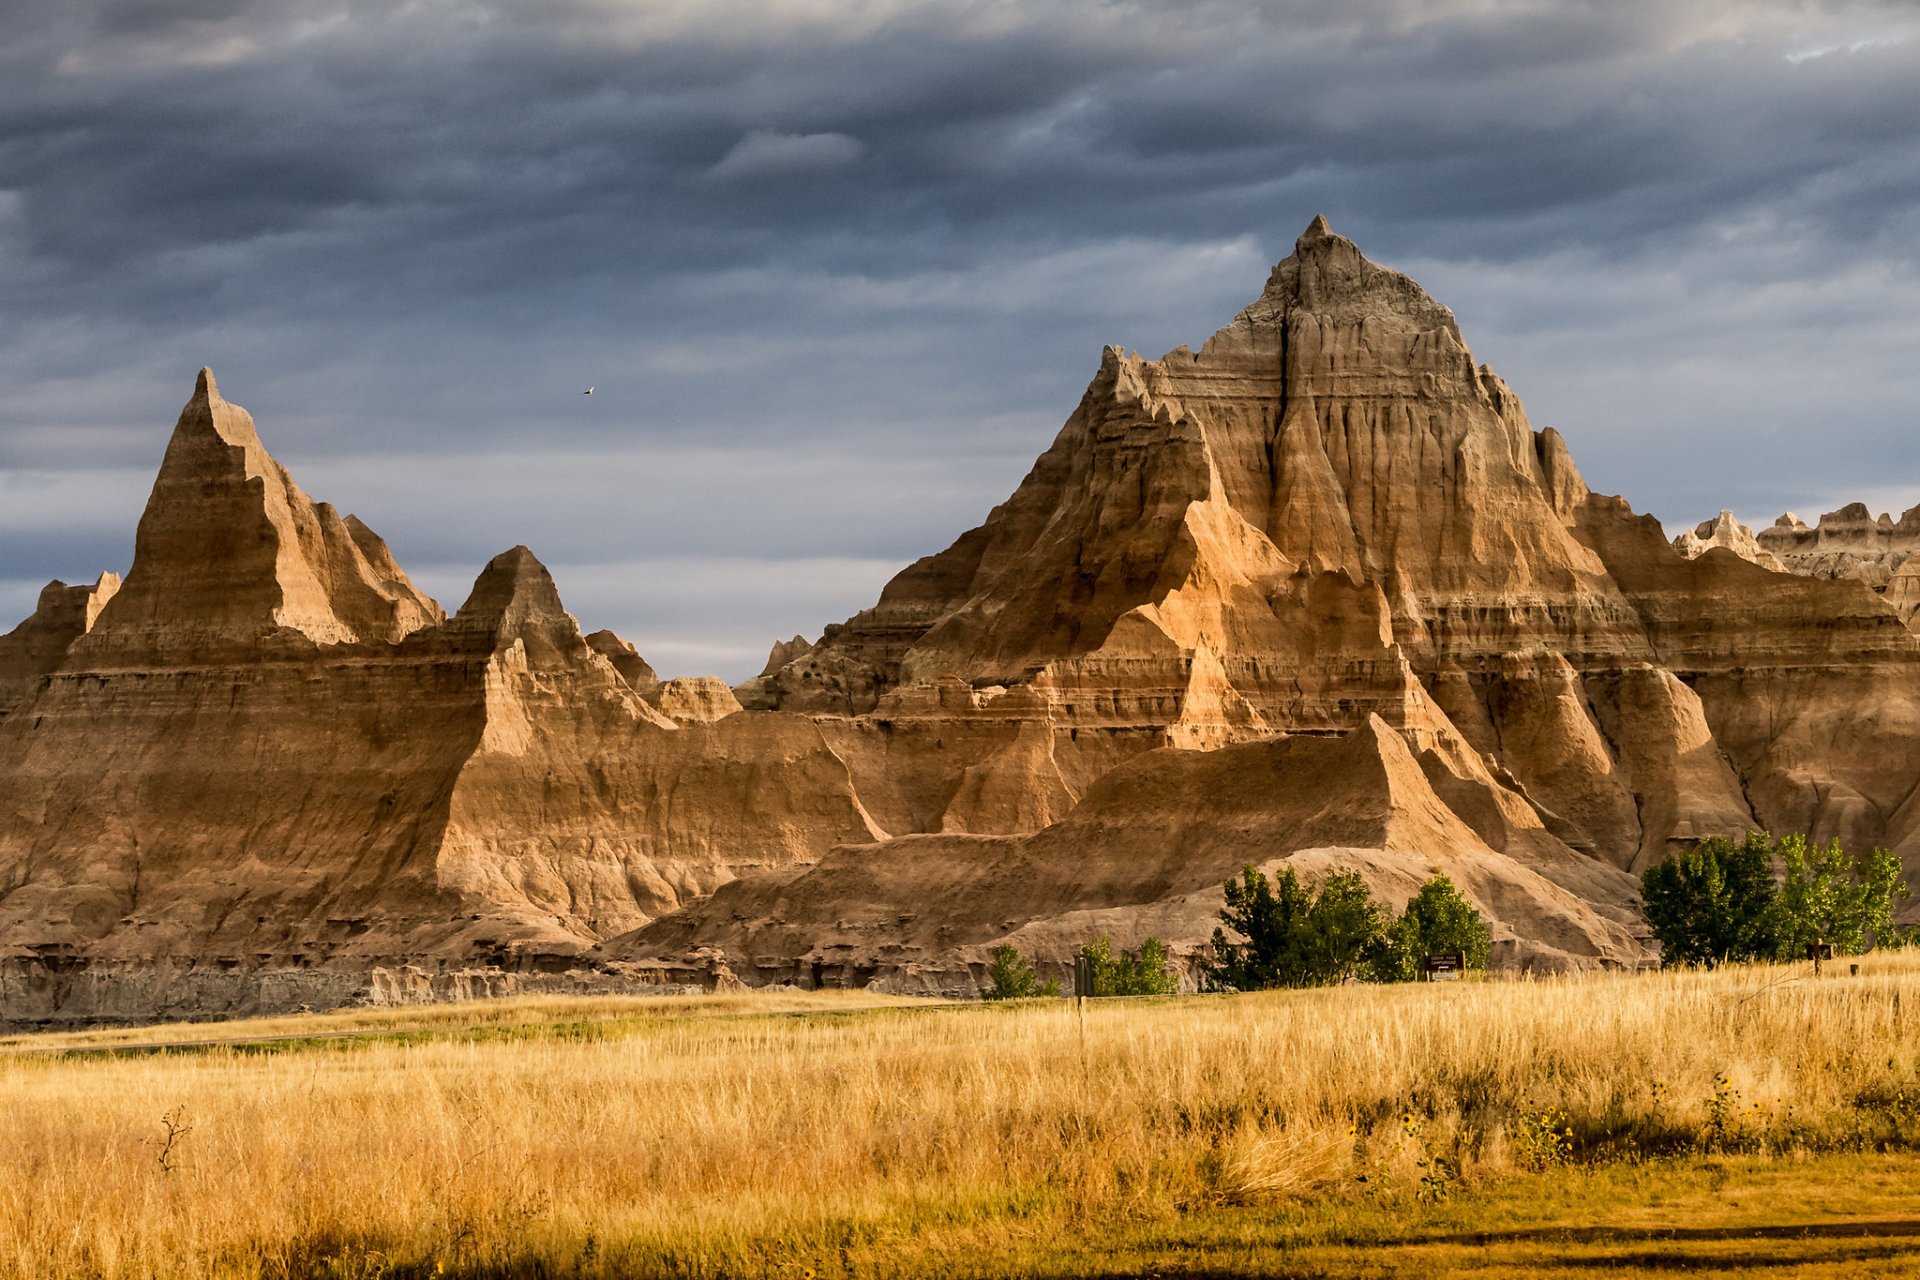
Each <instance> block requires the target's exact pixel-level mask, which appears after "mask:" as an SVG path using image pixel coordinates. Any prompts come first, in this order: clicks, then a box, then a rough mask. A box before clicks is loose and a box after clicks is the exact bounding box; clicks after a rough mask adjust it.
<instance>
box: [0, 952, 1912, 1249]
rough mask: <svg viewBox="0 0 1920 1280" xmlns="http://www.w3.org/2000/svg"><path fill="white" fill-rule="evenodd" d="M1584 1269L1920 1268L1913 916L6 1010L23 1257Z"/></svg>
mask: <svg viewBox="0 0 1920 1280" xmlns="http://www.w3.org/2000/svg"><path fill="white" fill-rule="evenodd" d="M339 1032H351V1033H353V1034H349V1035H338V1034H335V1033H339ZM269 1037H281V1038H280V1039H269ZM209 1038H219V1039H240V1038H246V1039H248V1040H249V1041H250V1042H248V1043H225V1044H206V1043H197V1044H189V1043H187V1042H196V1041H197V1042H204V1041H206V1040H208V1039H209ZM163 1042H173V1043H174V1044H175V1045H176V1046H177V1047H172V1048H165V1049H162V1048H157V1047H155V1046H157V1045H159V1044H161V1043H163ZM116 1046H117V1047H116ZM163 1117H170V1118H171V1121H172V1124H173V1126H174V1127H175V1129H176V1130H177V1133H176V1136H175V1137H174V1138H173V1140H172V1143H171V1146H170V1147H169V1146H168V1145H167V1142H166V1131H167V1124H166V1123H165V1122H163ZM1600 1270H1606V1271H1608V1272H1609V1274H1615V1275H1666V1274H1671V1273H1677V1272H1680V1271H1687V1272H1689V1273H1691V1274H1701V1273H1703V1272H1705V1273H1709V1274H1725V1275H1755V1276H1758V1275H1766V1276H1770V1277H1781V1276H1814V1275H1819V1276H1863V1277H1865V1276H1874V1277H1878V1276H1888V1275H1908V1274H1912V1275H1920V955H1912V954H1904V955H1903V954H1892V955H1874V956H1869V957H1867V958H1866V959H1865V960H1864V961H1863V963H1862V972H1861V973H1860V974H1859V975H1858V976H1847V975H1846V974H1845V966H1844V965H1840V966H1834V967H1832V968H1829V970H1828V972H1827V974H1826V975H1825V976H1822V977H1820V978H1818V979H1815V978H1814V977H1812V975H1811V974H1810V972H1809V971H1807V970H1806V969H1805V968H1804V967H1792V968H1789V967H1775V968H1750V969H1736V970H1725V971H1721V972H1717V973H1710V974H1708V973H1698V974H1689V973H1680V974H1642V975H1627V974H1610V975H1595V976H1590V977H1584V978H1563V979H1550V980H1535V981H1484V982H1469V983H1458V984H1444V985H1442V984H1436V985H1418V986H1412V985H1410V986H1396V987H1348V988H1339V989H1332V990H1315V991H1301V992H1276V993H1271V994H1264V995H1249V996H1201V997H1190V998H1179V999H1167V1000H1142V1001H1096V1002H1089V1003H1088V1005H1087V1007H1086V1009H1085V1012H1084V1016H1082V1015H1080V1014H1078V1013H1076V1011H1075V1008H1074V1006H1073V1004H1072V1003H1071V1002H1069V1001H1041V1002H1032V1003H1025V1004H1019V1005H1012V1006H994V1005H984V1004H982V1005H966V1006H956V1005H933V1004H924V1003H919V1002H914V1001H909V1000H903V999H888V998H884V997H870V996H864V995H861V994H858V993H850V994H844V995H835V994H827V993H821V994H756V995H747V996H740V997H730V998H712V999H690V1000H672V999H657V1000H646V999H598V1000H522V1001H507V1002H500V1003H495V1004H485V1005H467V1006H441V1007H434V1008H427V1009H411V1010H408V1009H401V1010H385V1011H356V1012H346V1013H340V1014H331V1015H318V1016H308V1017H302V1018H297V1019H280V1020H276V1021H270V1022H269V1021H262V1022H253V1023H227V1024H218V1025H215V1026H207V1025H200V1026H174V1027H168V1028H158V1029H155V1028H147V1029H140V1030H130V1031H114V1032H95V1033H86V1034H66V1035H50V1036H18V1037H11V1038H6V1039H0V1273H5V1274H7V1275H20V1276H99V1277H135V1276H139V1277H186V1276H223V1277H224V1276H245V1277H252V1276H275V1277H279V1276H365V1277H372V1276H434V1275H442V1274H446V1275H473V1276H502V1277H504V1276H553V1277H561V1276H594V1277H601V1276H604V1277H612V1276H655V1275H658V1276H736V1275H739V1276H758V1275H770V1276H793V1277H804V1276H817V1277H823V1278H824V1277H837V1276H845V1275H860V1276H926V1275H943V1276H1002V1275H1014V1276H1063V1277H1064V1276H1111V1277H1119V1276H1128V1275H1161V1276H1169V1277H1170V1276H1179V1275H1185V1276H1214V1275H1259V1276H1313V1277H1323V1276H1406V1277H1413V1276H1422V1277H1425V1276H1455V1275H1491V1274H1501V1275H1533V1274H1551V1275H1579V1274H1587V1273H1594V1272H1597V1271H1600Z"/></svg>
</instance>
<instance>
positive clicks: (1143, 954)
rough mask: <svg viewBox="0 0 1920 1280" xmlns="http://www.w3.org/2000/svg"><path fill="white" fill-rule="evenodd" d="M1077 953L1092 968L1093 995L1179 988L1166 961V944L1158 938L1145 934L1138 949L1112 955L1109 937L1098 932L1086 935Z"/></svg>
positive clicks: (1169, 992) (1140, 993) (1151, 993)
mask: <svg viewBox="0 0 1920 1280" xmlns="http://www.w3.org/2000/svg"><path fill="white" fill-rule="evenodd" d="M1080 955H1081V956H1082V957H1083V958H1084V959H1085V960H1086V961H1087V962H1088V964H1089V965H1090V966H1091V967H1092V969H1093V994H1094V995H1096V996H1170V995H1172V994H1173V993H1174V992H1176V991H1178V990H1179V989H1180V980H1179V978H1178V977H1177V976H1176V975H1175V974H1174V972H1173V969H1172V967H1171V966H1170V965H1169V964H1168V963H1167V944H1166V943H1164V942H1162V941H1160V939H1158V938H1148V939H1147V940H1146V941H1145V942H1142V943H1141V944H1140V950H1138V951H1122V952H1121V953H1120V954H1119V955H1115V954H1114V952H1113V942H1112V940H1111V939H1109V938H1107V937H1106V936H1105V935H1101V936H1099V937H1095V938H1091V939H1089V940H1088V942H1087V944H1086V945H1085V946H1083V947H1081V948H1080Z"/></svg>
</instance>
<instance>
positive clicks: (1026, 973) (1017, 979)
mask: <svg viewBox="0 0 1920 1280" xmlns="http://www.w3.org/2000/svg"><path fill="white" fill-rule="evenodd" d="M987 981H988V982H989V983H990V984H991V985H989V986H988V987H987V989H986V990H985V991H983V992H981V993H980V997H981V999H983V1000H1026V999H1030V998H1032V997H1034V996H1057V995H1059V994H1060V982H1059V980H1058V979H1056V978H1048V979H1047V980H1046V981H1045V982H1041V981H1040V979H1039V977H1038V976H1037V975H1035V973H1034V972H1033V962H1032V961H1030V960H1028V959H1027V958H1026V957H1025V956H1023V955H1021V954H1020V952H1019V950H1018V949H1017V948H1015V947H1014V946H1013V945H1012V944H1010V943H1002V944H1001V945H999V946H997V947H995V948H994V949H993V962H992V963H991V964H989V965H988V966H987Z"/></svg>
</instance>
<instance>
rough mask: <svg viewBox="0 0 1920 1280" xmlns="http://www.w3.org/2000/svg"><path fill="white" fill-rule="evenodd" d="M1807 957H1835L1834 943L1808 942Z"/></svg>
mask: <svg viewBox="0 0 1920 1280" xmlns="http://www.w3.org/2000/svg"><path fill="white" fill-rule="evenodd" d="M1807 959H1809V960H1831V959H1833V944H1832V943H1831V942H1809V943H1808V944H1807Z"/></svg>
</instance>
